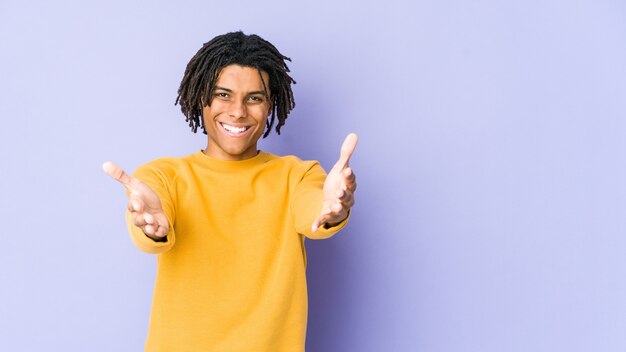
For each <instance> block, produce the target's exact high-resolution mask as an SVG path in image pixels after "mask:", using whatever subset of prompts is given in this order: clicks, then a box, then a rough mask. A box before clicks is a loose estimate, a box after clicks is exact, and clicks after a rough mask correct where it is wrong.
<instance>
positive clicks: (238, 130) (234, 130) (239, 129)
mask: <svg viewBox="0 0 626 352" xmlns="http://www.w3.org/2000/svg"><path fill="white" fill-rule="evenodd" d="M222 127H224V129H225V130H226V131H228V132H232V133H241V132H244V131H245V130H247V129H248V127H235V126H231V125H227V124H225V123H222Z"/></svg>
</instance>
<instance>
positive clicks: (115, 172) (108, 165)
mask: <svg viewBox="0 0 626 352" xmlns="http://www.w3.org/2000/svg"><path fill="white" fill-rule="evenodd" d="M102 170H104V172H106V173H107V174H108V175H109V176H111V177H113V178H114V179H116V180H117V181H119V182H121V183H122V184H123V185H125V186H130V183H131V180H132V179H131V177H130V176H128V174H127V173H126V172H124V170H122V168H121V167H119V166H117V165H116V164H115V163H113V162H111V161H107V162H105V163H104V164H102Z"/></svg>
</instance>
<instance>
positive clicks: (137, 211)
mask: <svg viewBox="0 0 626 352" xmlns="http://www.w3.org/2000/svg"><path fill="white" fill-rule="evenodd" d="M102 169H103V170H104V172H106V173H107V174H109V176H111V177H113V178H114V179H116V180H118V181H119V182H120V183H122V184H123V185H124V187H126V189H128V191H129V192H130V195H129V199H128V211H130V214H131V216H132V221H133V224H135V226H137V227H139V228H140V229H141V230H142V231H143V233H145V234H146V236H148V237H150V238H152V239H153V240H155V241H160V240H163V238H164V237H165V236H166V235H167V232H168V231H169V229H170V226H169V223H168V221H167V217H166V216H165V212H163V207H162V206H161V201H160V200H159V196H157V194H156V193H154V191H153V190H152V189H151V188H150V187H148V185H146V184H145V183H143V182H141V181H139V180H138V179H136V178H133V177H130V176H128V174H127V173H125V172H124V170H122V169H121V168H120V167H119V166H117V165H115V164H114V163H112V162H110V161H107V162H106V163H104V164H102Z"/></svg>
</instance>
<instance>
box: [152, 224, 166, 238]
mask: <svg viewBox="0 0 626 352" xmlns="http://www.w3.org/2000/svg"><path fill="white" fill-rule="evenodd" d="M168 230H169V229H168V228H167V227H166V226H159V228H158V229H157V231H156V232H155V233H154V235H155V236H157V237H165V236H167V232H168Z"/></svg>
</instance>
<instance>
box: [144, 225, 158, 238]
mask: <svg viewBox="0 0 626 352" xmlns="http://www.w3.org/2000/svg"><path fill="white" fill-rule="evenodd" d="M157 228H158V225H146V226H144V228H143V232H144V233H145V234H146V235H150V236H154V235H155V233H156V232H157Z"/></svg>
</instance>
